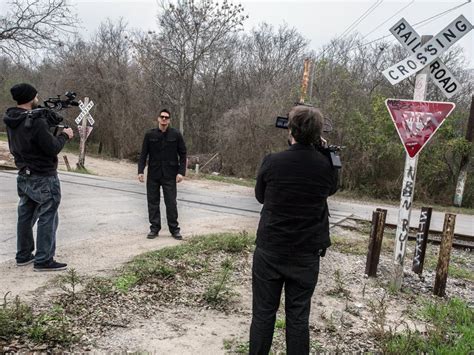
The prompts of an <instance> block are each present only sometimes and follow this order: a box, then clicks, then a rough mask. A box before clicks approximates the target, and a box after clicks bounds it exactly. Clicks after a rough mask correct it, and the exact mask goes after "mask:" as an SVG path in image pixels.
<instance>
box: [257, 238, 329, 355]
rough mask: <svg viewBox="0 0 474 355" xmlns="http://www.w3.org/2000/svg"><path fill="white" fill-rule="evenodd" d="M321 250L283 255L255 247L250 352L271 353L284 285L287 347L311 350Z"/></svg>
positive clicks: (291, 350)
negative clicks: (313, 300) (311, 318)
mask: <svg viewBox="0 0 474 355" xmlns="http://www.w3.org/2000/svg"><path fill="white" fill-rule="evenodd" d="M319 258H320V257H319V253H315V254H305V255H298V256H295V255H291V256H290V255H288V256H286V255H280V254H276V253H273V252H269V251H266V250H263V249H261V248H258V247H257V248H256V249H255V253H254V255H253V267H252V292H253V309H252V315H253V316H252V325H251V327H250V354H265V355H266V354H268V353H269V351H270V347H271V345H272V338H273V329H274V326H275V317H276V313H277V311H278V307H279V305H280V296H281V291H282V288H283V285H284V286H285V313H286V351H287V354H288V355H293V354H298V355H301V354H308V353H309V321H308V320H309V313H310V308H311V296H312V295H313V292H314V288H315V287H316V283H317V282H318V274H319Z"/></svg>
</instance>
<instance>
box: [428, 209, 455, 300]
mask: <svg viewBox="0 0 474 355" xmlns="http://www.w3.org/2000/svg"><path fill="white" fill-rule="evenodd" d="M455 224H456V215H455V214H450V213H446V215H445V217H444V226H443V236H442V238H441V245H440V246H439V258H438V266H437V267H436V280H435V285H434V289H433V294H434V295H436V296H439V297H444V296H445V295H446V281H447V279H448V268H449V258H450V256H451V249H452V247H453V238H454V226H455Z"/></svg>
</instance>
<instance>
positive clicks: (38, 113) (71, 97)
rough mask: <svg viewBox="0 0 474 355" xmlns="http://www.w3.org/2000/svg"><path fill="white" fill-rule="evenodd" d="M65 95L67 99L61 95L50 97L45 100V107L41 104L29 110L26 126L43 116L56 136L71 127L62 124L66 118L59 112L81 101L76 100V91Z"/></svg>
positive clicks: (77, 104)
mask: <svg viewBox="0 0 474 355" xmlns="http://www.w3.org/2000/svg"><path fill="white" fill-rule="evenodd" d="M64 96H66V99H64V100H62V99H61V95H57V97H50V98H48V99H47V100H45V101H43V103H44V107H43V106H39V107H38V108H35V109H33V110H31V111H28V112H27V118H26V119H27V121H26V123H25V127H26V128H29V127H31V126H32V124H33V120H34V119H36V118H39V117H43V118H45V119H46V122H47V123H48V126H49V127H50V128H51V129H53V134H54V135H55V136H57V135H58V134H59V133H61V132H62V130H63V129H65V128H69V126H67V125H61V124H60V123H61V122H62V121H63V120H64V118H63V117H62V116H61V115H60V114H59V113H58V112H59V111H61V110H63V109H65V108H69V107H71V106H79V102H77V101H75V99H76V96H77V95H76V93H75V92H72V91H68V92H66V93H65V94H64Z"/></svg>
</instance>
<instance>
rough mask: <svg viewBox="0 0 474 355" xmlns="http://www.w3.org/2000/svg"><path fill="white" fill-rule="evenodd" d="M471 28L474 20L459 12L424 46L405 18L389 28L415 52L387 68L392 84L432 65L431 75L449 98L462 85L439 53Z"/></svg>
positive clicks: (387, 74)
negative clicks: (456, 16)
mask: <svg viewBox="0 0 474 355" xmlns="http://www.w3.org/2000/svg"><path fill="white" fill-rule="evenodd" d="M471 30H472V24H471V23H470V22H469V21H468V20H467V19H466V18H465V17H464V16H463V15H460V16H459V17H458V18H456V19H455V20H454V21H453V22H451V23H450V24H449V25H448V26H447V27H446V28H445V29H443V30H442V31H441V32H439V33H438V34H437V35H436V36H434V37H433V38H432V39H430V40H429V41H428V42H427V43H426V44H424V45H423V46H422V45H421V39H420V36H419V35H418V34H417V33H416V32H415V30H414V29H413V28H412V27H411V26H410V25H409V24H408V22H406V20H405V19H403V18H402V19H401V20H400V21H398V22H397V23H396V24H395V25H394V26H393V27H392V28H391V29H390V32H391V33H392V34H393V35H394V36H395V38H397V40H399V41H400V42H401V44H402V45H403V46H404V47H405V48H406V49H408V50H409V51H411V52H413V54H412V55H410V56H409V57H407V58H405V59H403V60H402V61H400V62H398V63H397V64H395V65H392V66H391V67H390V68H388V69H385V70H384V71H383V75H384V76H385V77H386V78H387V79H388V81H389V82H390V83H391V84H392V85H395V84H397V83H399V82H400V81H402V80H403V79H405V78H408V77H409V76H411V75H413V74H415V73H417V72H418V71H420V70H421V69H423V68H424V67H425V66H427V65H430V73H431V78H432V79H433V81H434V82H435V84H436V85H437V86H438V87H439V88H440V89H441V91H442V92H443V93H444V95H446V96H447V97H448V98H450V97H451V96H453V95H455V94H456V93H458V92H459V90H460V88H461V85H460V84H459V82H458V81H457V80H456V78H454V76H453V75H452V74H451V73H450V72H449V70H448V69H447V68H446V66H445V65H444V64H443V62H442V61H441V60H439V59H438V57H439V56H441V55H442V54H443V53H444V52H446V50H448V48H449V47H451V46H452V45H453V44H454V43H456V42H457V41H459V40H460V39H461V38H462V37H464V36H465V35H466V34H467V33H469V31H471Z"/></svg>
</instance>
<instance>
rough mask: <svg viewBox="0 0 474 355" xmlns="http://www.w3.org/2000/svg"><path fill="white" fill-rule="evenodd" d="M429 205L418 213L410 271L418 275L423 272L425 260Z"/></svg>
mask: <svg viewBox="0 0 474 355" xmlns="http://www.w3.org/2000/svg"><path fill="white" fill-rule="evenodd" d="M432 211H433V209H432V208H431V207H423V208H422V209H421V214H420V224H419V226H418V233H417V235H416V246H415V255H414V256H413V267H412V271H413V272H414V273H416V274H418V275H421V274H422V273H423V264H424V262H425V253H426V244H427V242H428V232H429V230H430V224H431V213H432Z"/></svg>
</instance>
